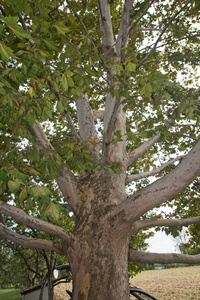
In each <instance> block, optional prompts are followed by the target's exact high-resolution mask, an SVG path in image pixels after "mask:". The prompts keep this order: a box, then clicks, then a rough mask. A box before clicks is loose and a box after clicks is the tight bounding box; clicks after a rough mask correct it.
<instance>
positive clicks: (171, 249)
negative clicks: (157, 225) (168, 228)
mask: <svg viewBox="0 0 200 300" xmlns="http://www.w3.org/2000/svg"><path fill="white" fill-rule="evenodd" d="M147 241H148V243H149V247H148V249H147V251H148V252H157V253H175V252H176V253H178V252H179V251H178V250H177V249H176V247H175V246H176V241H175V239H174V238H173V237H172V236H170V235H168V236H167V235H166V234H165V233H164V232H155V235H154V236H153V237H150V238H149V239H148V240H147Z"/></svg>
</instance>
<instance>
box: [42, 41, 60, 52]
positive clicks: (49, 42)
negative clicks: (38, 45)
mask: <svg viewBox="0 0 200 300" xmlns="http://www.w3.org/2000/svg"><path fill="white" fill-rule="evenodd" d="M43 41H44V42H45V44H46V45H47V47H48V48H49V49H50V50H55V51H57V50H58V49H57V47H56V45H55V44H54V42H53V41H51V40H47V39H43Z"/></svg>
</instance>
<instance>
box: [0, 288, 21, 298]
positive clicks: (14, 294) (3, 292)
mask: <svg viewBox="0 0 200 300" xmlns="http://www.w3.org/2000/svg"><path fill="white" fill-rule="evenodd" d="M21 299H23V297H22V295H21V294H20V291H19V289H14V288H10V289H8V288H7V289H0V300H21Z"/></svg>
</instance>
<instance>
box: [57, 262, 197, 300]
mask: <svg viewBox="0 0 200 300" xmlns="http://www.w3.org/2000/svg"><path fill="white" fill-rule="evenodd" d="M130 285H131V286H137V287H140V288H143V289H144V290H146V291H148V292H149V293H151V294H152V295H154V296H156V297H157V298H158V299H159V300H174V299H176V300H200V266H193V267H183V268H176V269H164V270H152V271H151V270H150V271H143V272H142V273H140V274H138V275H137V276H136V277H134V278H132V279H131V280H130ZM71 287H72V285H71V284H60V285H58V286H56V287H55V296H56V300H67V299H70V297H68V296H67V294H66V291H65V290H66V289H69V290H71ZM94 300H95V299H94ZM105 300H108V299H105ZM116 300H122V299H116Z"/></svg>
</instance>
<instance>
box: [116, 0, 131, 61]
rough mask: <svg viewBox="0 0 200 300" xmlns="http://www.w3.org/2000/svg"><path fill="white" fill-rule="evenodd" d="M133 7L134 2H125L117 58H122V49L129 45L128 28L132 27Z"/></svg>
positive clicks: (129, 0) (126, 0) (117, 43)
mask: <svg viewBox="0 0 200 300" xmlns="http://www.w3.org/2000/svg"><path fill="white" fill-rule="evenodd" d="M132 5H133V0H125V3H124V8H123V12H122V16H121V22H120V27H119V33H118V38H117V42H116V51H117V56H118V57H120V52H121V50H122V49H124V48H126V46H127V43H128V38H129V34H128V28H129V26H130V9H131V7H132Z"/></svg>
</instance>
